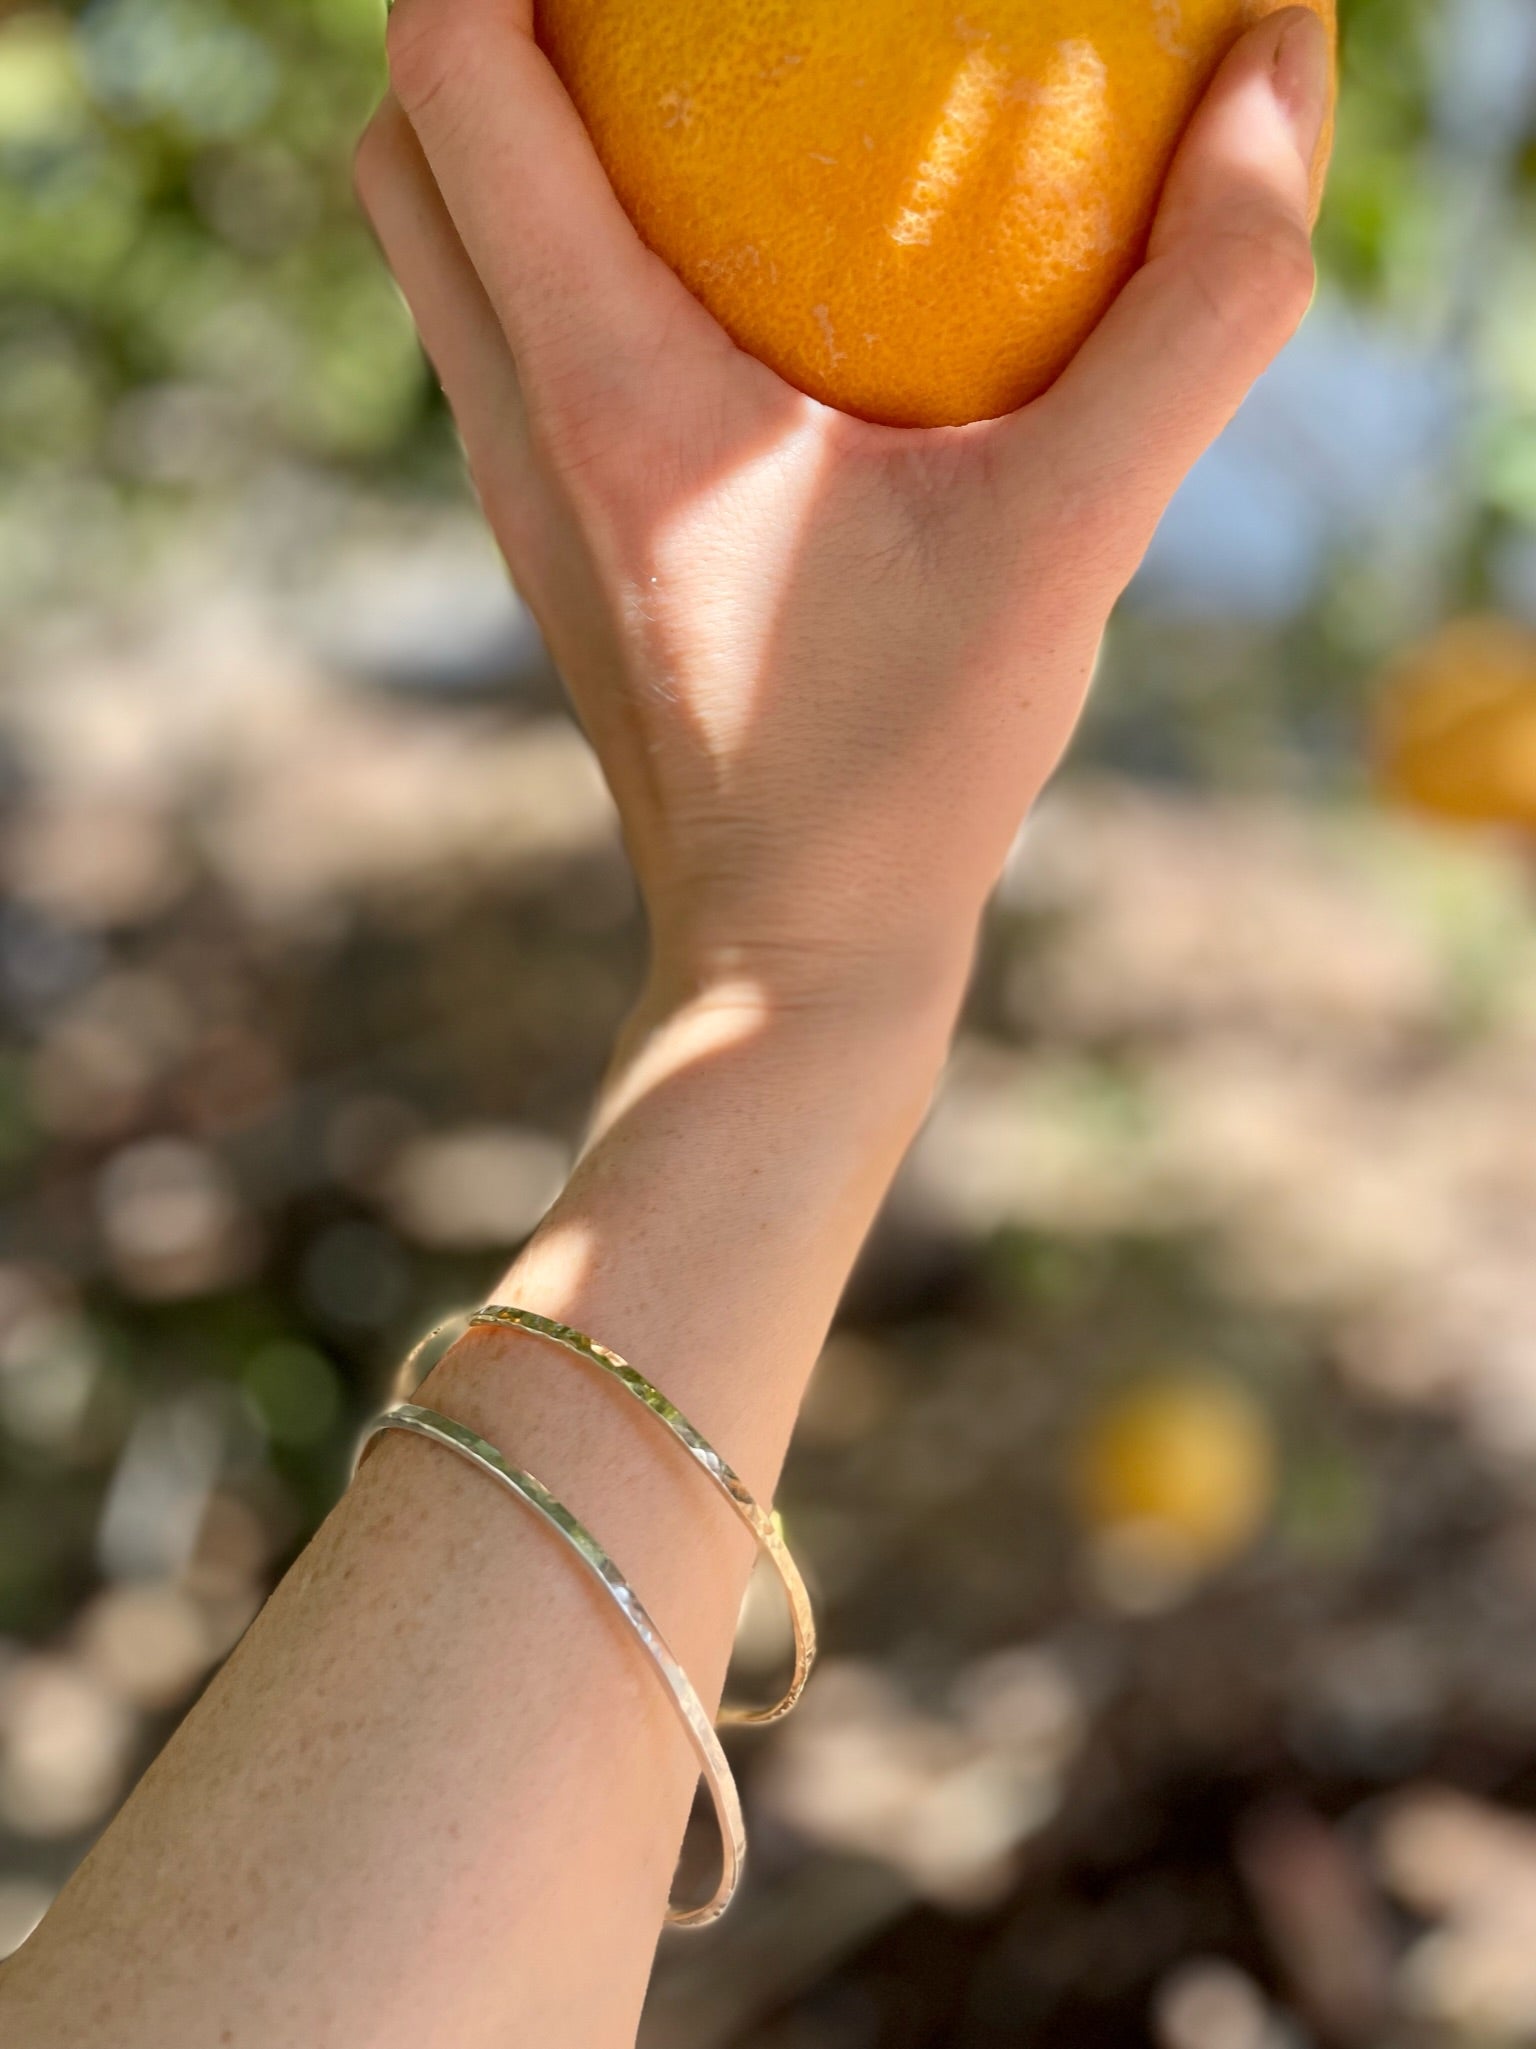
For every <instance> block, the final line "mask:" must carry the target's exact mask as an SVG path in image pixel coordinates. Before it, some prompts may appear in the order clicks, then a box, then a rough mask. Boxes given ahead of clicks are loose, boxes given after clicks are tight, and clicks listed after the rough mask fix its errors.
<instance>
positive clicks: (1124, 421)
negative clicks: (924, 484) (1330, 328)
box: [1022, 7, 1333, 546]
mask: <svg viewBox="0 0 1536 2049" xmlns="http://www.w3.org/2000/svg"><path fill="white" fill-rule="evenodd" d="M1332 97H1333V63H1332V50H1331V43H1330V37H1329V33H1328V30H1327V29H1326V28H1325V27H1324V26H1323V24H1322V22H1321V21H1320V20H1319V19H1318V17H1317V16H1316V15H1315V14H1313V13H1311V12H1309V11H1308V10H1307V9H1305V8H1301V7H1290V8H1287V9H1285V10H1284V11H1283V12H1282V13H1278V14H1273V15H1271V16H1269V18H1268V19H1267V20H1265V21H1264V22H1262V23H1260V25H1259V26H1258V27H1257V28H1255V29H1253V30H1252V31H1250V33H1249V34H1247V35H1246V36H1244V37H1243V38H1242V40H1241V41H1240V42H1239V43H1238V44H1237V46H1236V48H1235V49H1234V50H1233V51H1232V53H1231V54H1230V56H1229V57H1228V58H1227V60H1226V62H1225V64H1223V66H1222V68H1221V70H1220V71H1219V72H1218V73H1217V75H1216V79H1215V81H1214V83H1213V84H1212V86H1211V89H1210V91H1209V93H1208V94H1207V95H1206V97H1205V99H1204V101H1203V102H1202V103H1201V106H1200V108H1199V110H1198V111H1197V113H1196V115H1195V118H1194V120H1193V121H1192V123H1191V124H1190V128H1189V131H1188V133H1187V134H1186V136H1185V138H1184V141H1183V143H1182V144H1181V146H1180V148H1179V152H1178V155H1177V156H1176V157H1175V159H1174V163H1173V168H1172V170H1171V171H1170V173H1169V176H1168V182H1167V186H1166V188H1165V190H1164V194H1163V201H1162V205H1161V207H1160V209H1159V212H1158V216H1157V222H1156V225H1155V227H1154V228H1153V231H1152V239H1151V243H1150V246H1149V248H1148V253H1147V260H1146V262H1145V263H1144V264H1143V266H1142V268H1141V269H1140V270H1139V271H1138V272H1137V273H1136V275H1135V276H1134V277H1133V278H1132V279H1131V281H1130V283H1129V284H1128V285H1127V286H1126V288H1125V290H1124V291H1123V292H1122V293H1121V295H1120V297H1119V298H1118V299H1117V300H1116V302H1115V304H1114V305H1113V306H1112V307H1111V308H1110V310H1109V312H1108V314H1106V316H1105V318H1104V319H1103V321H1102V322H1101V323H1100V325H1099V326H1098V328H1097V329H1096V330H1095V331H1094V333H1093V334H1092V335H1091V336H1090V337H1089V339H1088V341H1087V343H1086V344H1085V345H1084V347H1083V348H1082V349H1081V350H1080V351H1079V353H1078V355H1077V356H1076V357H1075V359H1074V360H1073V362H1072V363H1071V364H1070V365H1069V366H1068V368H1067V370H1066V371H1065V373H1064V374H1063V375H1062V376H1061V378H1060V379H1059V380H1058V381H1057V383H1056V384H1055V385H1054V386H1053V387H1052V389H1051V390H1050V391H1049V392H1047V393H1046V395H1045V396H1044V398H1042V399H1040V400H1039V401H1038V402H1037V404H1036V405H1035V406H1033V407H1031V408H1030V411H1029V413H1028V414H1026V415H1024V416H1022V417H1025V418H1031V419H1032V426H1033V429H1034V432H1035V433H1036V434H1039V433H1041V432H1043V433H1044V434H1045V435H1046V437H1047V441H1048V442H1049V443H1050V444H1051V446H1052V455H1053V468H1055V470H1056V473H1057V474H1058V475H1059V476H1060V477H1061V479H1062V481H1063V483H1064V484H1065V485H1066V486H1067V488H1068V489H1069V490H1070V491H1071V492H1072V494H1073V496H1074V497H1087V498H1093V499H1098V498H1099V497H1100V496H1101V494H1102V493H1103V492H1106V491H1107V492H1112V493H1114V494H1115V495H1116V496H1117V498H1119V499H1120V500H1121V501H1123V505H1124V510H1125V512H1126V515H1127V517H1128V518H1130V519H1133V520H1134V521H1135V522H1136V524H1137V526H1138V527H1139V528H1142V529H1144V532H1143V533H1142V534H1141V540H1142V545H1143V546H1145V543H1146V540H1147V539H1149V538H1150V536H1151V530H1152V527H1153V526H1154V525H1155V524H1156V522H1157V520H1158V519H1159V518H1160V517H1161V514H1162V511H1163V507H1164V506H1165V505H1166V503H1167V501H1168V499H1169V498H1170V497H1171V496H1172V495H1173V493H1174V491H1175V490H1176V489H1177V487H1178V485H1179V484H1180V483H1181V482H1182V480H1183V478H1184V475H1185V473H1186V472H1187V471H1188V470H1189V468H1190V467H1191V465H1192V464H1193V463H1194V462H1195V460H1196V459H1197V457H1199V456H1200V455H1201V454H1203V453H1204V451H1205V449H1206V448H1207V447H1208V446H1209V445H1210V443H1211V442H1212V441H1214V440H1215V438H1216V436H1217V435H1218V434H1219V433H1220V432H1221V430H1222V428H1223V427H1225V426H1226V424H1227V422H1228V421H1229V420H1230V419H1231V417H1232V415H1233V414H1234V413H1235V412H1236V411H1237V408H1238V407H1239V405H1240V404H1241V403H1242V401H1243V399H1244V397H1245V396H1246V394H1247V391H1248V388H1249V386H1250V385H1251V384H1252V383H1253V381H1254V379H1255V378H1256V377H1257V376H1258V375H1259V374H1260V372H1261V371H1263V370H1265V369H1266V368H1267V367H1268V365H1269V364H1270V363H1271V362H1272V361H1273V359H1274V358H1275V356H1276V355H1278V354H1279V352H1280V350H1281V349H1282V348H1283V347H1284V346H1285V344H1286V342H1287V341H1289V340H1290V338H1291V336H1292V334H1294V332H1295V331H1296V329H1297V327H1298V326H1299V325H1300V324H1301V320H1302V317H1303V315H1304V314H1305V313H1306V311H1307V308H1308V306H1309V305H1310V303H1311V299H1312V293H1313V288H1314V276H1315V274H1314V271H1313V265H1312V247H1311V241H1312V236H1311V228H1312V215H1313V203H1312V201H1313V190H1314V183H1315V174H1316V170H1317V160H1318V158H1319V155H1320V151H1321V145H1322V139H1323V131H1324V128H1325V126H1326V124H1327V121H1328V115H1329V112H1330V108H1331V104H1332ZM1037 445H1038V444H1037Z"/></svg>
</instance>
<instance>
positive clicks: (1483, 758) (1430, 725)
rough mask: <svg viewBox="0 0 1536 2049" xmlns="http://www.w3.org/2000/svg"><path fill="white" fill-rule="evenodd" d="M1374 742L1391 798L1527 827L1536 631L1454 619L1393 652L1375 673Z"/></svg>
mask: <svg viewBox="0 0 1536 2049" xmlns="http://www.w3.org/2000/svg"><path fill="white" fill-rule="evenodd" d="M1376 747H1377V760H1378V769H1379V774H1380V779H1381V783H1382V786H1383V788H1384V789H1385V791H1386V793H1387V794H1388V795H1389V796H1391V797H1393V798H1394V799H1395V800H1396V801H1397V802H1398V803H1400V804H1404V805H1407V806H1408V807H1409V808H1410V809H1412V810H1416V811H1423V812H1427V813H1429V814H1431V815H1432V816H1435V817H1440V818H1453V819H1461V820H1464V821H1466V822H1467V823H1468V824H1486V825H1513V826H1520V827H1524V828H1525V829H1526V830H1527V831H1532V830H1536V632H1532V630H1531V629H1530V628H1529V627H1528V626H1522V625H1520V624H1519V623H1518V622H1517V621H1514V620H1511V619H1500V618H1493V617H1489V618H1472V619H1457V620H1453V621H1452V622H1451V624H1450V625H1448V626H1444V627H1442V628H1441V629H1440V630H1439V631H1438V632H1437V633H1435V634H1432V635H1431V636H1430V638H1429V639H1428V640H1425V641H1423V642H1421V643H1420V644H1419V645H1418V646H1417V647H1414V648H1410V649H1409V650H1408V651H1407V652H1406V653H1404V654H1402V655H1399V656H1398V657H1397V659H1396V660H1395V661H1394V662H1393V663H1392V664H1391V665H1390V667H1389V668H1388V670H1387V673H1386V675H1385V677H1384V678H1383V679H1382V687H1381V695H1380V699H1379V705H1378V711H1377V730H1376Z"/></svg>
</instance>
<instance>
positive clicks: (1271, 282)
mask: <svg viewBox="0 0 1536 2049" xmlns="http://www.w3.org/2000/svg"><path fill="white" fill-rule="evenodd" d="M1194 278H1195V283H1196V285H1197V287H1198V288H1199V289H1200V291H1201V293H1202V295H1203V297H1204V298H1205V300H1206V302H1207V304H1208V306H1209V308H1210V310H1211V312H1212V313H1213V314H1214V315H1215V317H1216V318H1217V320H1218V321H1219V322H1220V323H1221V325H1222V326H1223V327H1224V328H1225V329H1226V330H1227V331H1228V333H1229V334H1230V336H1231V338H1232V340H1233V341H1234V342H1235V343H1236V344H1237V345H1239V346H1247V347H1250V348H1253V349H1256V350H1268V349H1274V348H1278V347H1279V346H1280V345H1281V344H1282V343H1283V342H1285V341H1286V340H1288V339H1289V337H1290V336H1291V335H1292V334H1293V333H1294V332H1295V330H1296V328H1297V327H1298V326H1299V325H1300V323H1301V320H1302V316H1303V315H1304V314H1305V312H1306V310H1307V308H1308V306H1309V305H1310V304H1311V302H1312V294H1313V291H1314V289H1315V286H1316V281H1317V271H1316V265H1315V263H1314V260H1313V255H1312V244H1311V239H1310V237H1309V236H1308V234H1307V232H1306V230H1305V229H1304V228H1303V227H1302V226H1301V225H1300V224H1299V223H1298V222H1293V221H1290V220H1288V219H1285V218H1284V217H1283V216H1277V215H1273V214H1267V215H1263V216H1255V217H1252V218H1250V219H1247V220H1238V221H1234V222H1233V223H1232V224H1231V225H1230V226H1228V227H1227V228H1225V229H1224V230H1222V231H1221V233H1219V234H1217V235H1215V236H1213V237H1212V238H1211V240H1210V242H1209V244H1208V245H1207V249H1206V253H1205V258H1204V261H1203V262H1201V263H1199V264H1197V265H1196V267H1195V271H1194Z"/></svg>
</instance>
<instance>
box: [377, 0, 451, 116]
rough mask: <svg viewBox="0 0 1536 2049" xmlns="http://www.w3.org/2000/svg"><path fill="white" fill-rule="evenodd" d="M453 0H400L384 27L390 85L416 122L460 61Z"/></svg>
mask: <svg viewBox="0 0 1536 2049" xmlns="http://www.w3.org/2000/svg"><path fill="white" fill-rule="evenodd" d="M459 12H460V10H459V9H458V8H457V7H456V6H455V5H454V0H398V4H397V5H396V6H395V8H394V9H393V11H392V12H391V14H390V16H389V19H388V22H387V23H386V26H385V31H384V49H385V55H386V58H387V60H388V64H389V83H390V89H391V90H392V91H393V93H394V95H395V98H396V99H397V100H398V101H399V102H400V104H401V106H402V107H403V108H404V109H405V111H406V113H407V114H408V115H409V116H410V118H411V119H412V120H413V121H414V120H417V119H419V118H420V116H421V115H422V114H424V113H425V112H426V111H427V109H428V108H429V107H430V106H431V105H432V104H433V102H434V101H435V100H437V99H438V98H439V96H440V95H441V94H442V92H443V91H444V89H445V87H446V86H447V85H448V83H449V81H450V80H451V79H452V78H453V76H454V74H455V72H456V70H457V68H458V59H457V57H456V56H455V51H456V49H457V47H458V41H459V38H458V34H457V32H456V29H455V22H456V20H457V17H458V14H459Z"/></svg>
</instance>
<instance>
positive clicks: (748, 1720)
mask: <svg viewBox="0 0 1536 2049" xmlns="http://www.w3.org/2000/svg"><path fill="white" fill-rule="evenodd" d="M477 1325H478V1326H481V1327H483V1326H486V1325H491V1326H494V1327H497V1328H500V1329H504V1330H520V1331H526V1332H527V1333H529V1334H530V1335H531V1336H533V1337H539V1338H546V1339H548V1340H549V1342H550V1343H552V1344H556V1345H560V1346H562V1347H563V1348H564V1350H566V1351H567V1352H571V1353H574V1354H575V1356H576V1357H577V1358H578V1359H584V1360H585V1361H586V1362H587V1364H588V1365H590V1366H595V1367H596V1368H597V1369H598V1371H599V1372H601V1373H604V1374H606V1375H607V1376H608V1378H609V1379H610V1380H612V1381H614V1382H615V1383H616V1384H617V1385H618V1386H619V1387H621V1388H623V1389H624V1391H625V1393H626V1394H628V1395H630V1396H631V1397H632V1398H633V1399H634V1400H635V1401H636V1402H638V1403H639V1405H640V1407H641V1408H642V1409H644V1410H645V1412H646V1414H647V1415H649V1416H653V1417H654V1418H655V1419H656V1421H657V1422H658V1423H660V1424H661V1426H662V1428H663V1429H664V1430H666V1431H667V1432H668V1433H669V1435H670V1436H671V1437H673V1438H674V1439H675V1440H676V1442H677V1443H678V1444H680V1445H681V1446H682V1448H683V1450H684V1451H685V1452H686V1453H687V1454H688V1456H689V1458H691V1459H692V1460H693V1462H694V1464H695V1465H696V1466H697V1467H698V1468H699V1470H700V1471H701V1472H702V1473H704V1475H705V1476H706V1477H707V1478H708V1479H709V1481H710V1482H711V1484H712V1485H713V1486H714V1487H715V1489H716V1490H717V1491H718V1492H719V1493H720V1494H722V1495H723V1496H724V1498H725V1499H726V1501H727V1502H728V1503H729V1504H730V1507H731V1509H732V1512H733V1513H734V1514H735V1515H736V1516H737V1517H738V1518H739V1520H740V1521H741V1522H743V1523H745V1525H746V1527H747V1528H748V1529H749V1530H750V1531H751V1532H752V1534H753V1536H754V1537H755V1538H756V1539H757V1543H758V1546H759V1548H760V1550H761V1551H762V1553H763V1555H764V1556H765V1557H766V1558H767V1560H768V1562H769V1564H770V1565H771V1566H772V1567H773V1569H774V1571H775V1572H776V1573H777V1574H778V1577H779V1582H780V1584H781V1585H782V1587H783V1589H784V1597H785V1600H786V1601H787V1603H788V1606H789V1619H790V1624H791V1626H792V1628H793V1630H794V1638H795V1666H794V1671H793V1673H792V1675H791V1677H790V1682H789V1686H788V1688H787V1690H786V1691H785V1693H784V1695H783V1697H782V1698H781V1699H779V1700H777V1701H775V1702H773V1704H772V1705H771V1706H769V1707H761V1708H748V1707H724V1708H722V1709H721V1710H720V1715H719V1720H720V1722H721V1723H722V1724H725V1725H732V1724H734V1725H752V1726H757V1727H760V1726H761V1725H762V1724H764V1723H765V1722H777V1721H779V1720H781V1719H782V1718H783V1717H784V1716H785V1715H787V1714H788V1713H789V1711H790V1709H791V1708H792V1707H793V1706H794V1705H795V1703H796V1701H798V1700H799V1698H800V1696H801V1694H802V1693H803V1692H804V1691H805V1682H806V1680H807V1679H809V1677H810V1676H811V1666H812V1665H813V1664H814V1663H815V1661H816V1618H815V1616H814V1614H813V1613H812V1609H811V1597H810V1595H809V1594H808V1593H807V1591H806V1586H805V1581H804V1579H803V1578H802V1577H801V1575H800V1568H799V1567H798V1566H797V1565H796V1564H795V1561H794V1559H793V1558H792V1557H791V1555H790V1552H789V1547H788V1545H787V1544H786V1543H785V1541H784V1530H783V1525H782V1523H781V1522H780V1520H779V1518H778V1516H777V1515H776V1514H772V1513H770V1512H769V1511H768V1510H767V1509H765V1508H764V1507H763V1506H762V1505H761V1503H760V1502H759V1501H758V1500H757V1499H756V1497H755V1496H754V1495H753V1493H752V1491H751V1489H750V1488H749V1487H748V1486H747V1484H746V1482H745V1481H744V1480H743V1479H742V1478H741V1477H740V1475H739V1474H738V1473H737V1472H736V1471H735V1469H734V1468H733V1467H732V1466H730V1465H728V1464H727V1462H726V1461H725V1459H723V1458H722V1457H721V1455H720V1453H719V1452H718V1451H716V1450H715V1448H714V1446H713V1445H712V1444H711V1443H710V1442H709V1440H708V1438H707V1437H705V1436H704V1434H703V1433H702V1431H699V1430H696V1429H695V1428H694V1426H693V1425H692V1423H690V1422H689V1420H688V1418H687V1417H686V1416H685V1415H684V1414H683V1412H682V1410H681V1409H679V1408H678V1407H677V1405H676V1403H675V1402H671V1401H669V1400H668V1399H667V1397H666V1396H665V1395H664V1394H663V1393H662V1392H661V1390H660V1388H657V1387H653V1386H652V1384H651V1383H650V1381H648V1380H647V1379H646V1377H645V1375H644V1374H643V1373H640V1372H638V1371H637V1370H636V1369H635V1368H634V1367H633V1366H631V1365H630V1364H629V1362H628V1361H627V1360H625V1359H621V1358H620V1357H619V1355H618V1353H617V1352H613V1351H610V1350H609V1349H608V1347H607V1346H606V1345H600V1344H599V1343H598V1342H597V1340H596V1339H595V1338H589V1337H588V1336H587V1335H586V1333H585V1332H584V1331H579V1330H575V1329H573V1328H572V1326H571V1325H570V1324H568V1323H557V1322H556V1321H555V1320H554V1319H553V1318H552V1317H548V1316H539V1315H537V1314H536V1313H535V1312H534V1311H533V1310H531V1309H517V1308H513V1307H512V1306H511V1305H510V1304H508V1303H504V1302H492V1303H489V1304H487V1306H486V1307H485V1308H484V1309H477V1310H476V1311H475V1312H474V1314H473V1315H472V1316H470V1317H469V1318H468V1320H467V1325H466V1327H467V1328H469V1329H474V1328H475V1327H476V1326H477Z"/></svg>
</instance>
